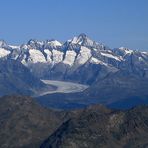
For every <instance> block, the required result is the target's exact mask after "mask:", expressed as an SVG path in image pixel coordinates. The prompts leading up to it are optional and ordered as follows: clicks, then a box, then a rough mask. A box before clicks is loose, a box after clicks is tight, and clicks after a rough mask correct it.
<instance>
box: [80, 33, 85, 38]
mask: <svg viewBox="0 0 148 148" xmlns="http://www.w3.org/2000/svg"><path fill="white" fill-rule="evenodd" d="M80 37H82V38H87V35H86V34H85V33H81V34H80V35H79V36H78V38H80Z"/></svg>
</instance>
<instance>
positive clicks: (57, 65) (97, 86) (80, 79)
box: [0, 34, 148, 108]
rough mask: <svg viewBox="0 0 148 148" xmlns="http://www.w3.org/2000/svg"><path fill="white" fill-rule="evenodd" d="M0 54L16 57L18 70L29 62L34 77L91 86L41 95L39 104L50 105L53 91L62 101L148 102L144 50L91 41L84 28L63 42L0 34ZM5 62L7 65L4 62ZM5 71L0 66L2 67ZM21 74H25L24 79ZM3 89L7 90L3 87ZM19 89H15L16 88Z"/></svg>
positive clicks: (147, 61) (147, 67)
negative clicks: (11, 40) (19, 40)
mask: <svg viewBox="0 0 148 148" xmlns="http://www.w3.org/2000/svg"><path fill="white" fill-rule="evenodd" d="M0 59H1V60H3V61H10V60H11V61H15V62H18V63H19V64H20V65H22V66H19V68H18V69H19V71H22V70H21V69H22V67H23V68H27V69H28V71H29V73H30V74H31V75H32V76H33V77H35V78H36V79H38V81H40V79H50V80H62V81H71V82H76V83H82V84H87V85H89V86H90V87H89V88H88V89H86V90H85V91H84V92H83V93H78V94H77V93H75V94H51V95H48V96H42V97H40V98H39V102H41V101H40V100H42V102H43V104H48V103H49V104H52V105H53V103H52V101H53V100H52V99H51V98H52V97H53V96H54V98H55V100H56V99H57V100H58V99H59V98H58V97H59V95H61V96H62V98H63V102H69V103H76V102H77V103H79V102H81V104H82V105H83V104H84V105H85V104H89V103H92V104H93V103H102V104H105V105H108V106H111V107H123V108H124V107H125V106H127V107H131V106H134V105H136V104H142V103H147V102H148V101H147V98H148V91H147V90H148V83H147V82H148V52H146V51H138V50H131V49H128V48H124V47H120V48H114V49H111V48H109V47H108V46H106V45H104V44H102V43H98V42H95V41H93V40H92V39H90V38H89V37H88V36H87V35H85V34H80V35H79V36H77V37H74V38H72V39H70V40H68V41H66V42H64V43H61V42H59V41H57V40H46V41H38V40H33V39H31V40H29V41H28V42H27V43H26V44H22V45H20V46H12V45H8V44H7V43H6V42H5V41H3V40H1V41H0ZM12 63H13V62H12ZM3 68H4V69H5V67H4V66H3ZM1 69H2V68H1ZM3 71H4V70H3V69H2V70H1V73H3ZM17 75H18V74H16V76H17ZM21 75H23V73H21ZM24 75H26V74H25V73H24ZM29 77H30V76H29ZM2 79H3V78H2ZM25 79H26V78H25V77H24V78H23V80H25ZM4 81H5V80H4ZM15 83H16V81H13V84H15ZM39 83H41V82H39ZM20 85H21V86H23V85H22V84H20ZM28 85H30V84H28ZM41 88H43V87H42V86H41V87H40V89H41ZM21 90H22V91H23V90H24V94H30V93H28V92H27V93H26V90H25V86H23V87H22V88H21ZM29 90H31V87H30V89H29ZM2 91H4V89H2ZM4 92H6V93H7V90H6V91H4ZM14 92H15V91H14ZM6 93H5V94H6ZM17 93H18V94H19V91H17ZM2 95H3V94H2ZM44 98H46V99H44ZM47 98H48V99H47ZM71 98H72V99H71ZM67 99H68V100H67ZM47 102H48V103H47ZM56 103H58V101H57V102H56V101H54V104H56ZM128 104H129V105H128ZM51 107H52V106H51Z"/></svg>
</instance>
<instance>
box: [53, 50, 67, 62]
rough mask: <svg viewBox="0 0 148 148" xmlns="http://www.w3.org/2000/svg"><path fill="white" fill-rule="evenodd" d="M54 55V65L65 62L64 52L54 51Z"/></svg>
mask: <svg viewBox="0 0 148 148" xmlns="http://www.w3.org/2000/svg"><path fill="white" fill-rule="evenodd" d="M52 53H53V62H54V63H60V62H62V60H63V54H64V53H63V52H61V51H58V50H55V49H54V50H52Z"/></svg>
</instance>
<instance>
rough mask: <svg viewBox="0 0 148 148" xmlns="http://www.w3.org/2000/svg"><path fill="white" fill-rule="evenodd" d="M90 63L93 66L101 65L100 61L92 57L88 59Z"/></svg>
mask: <svg viewBox="0 0 148 148" xmlns="http://www.w3.org/2000/svg"><path fill="white" fill-rule="evenodd" d="M90 63H93V64H100V63H102V61H100V60H98V59H96V58H94V57H92V58H91V59H90Z"/></svg>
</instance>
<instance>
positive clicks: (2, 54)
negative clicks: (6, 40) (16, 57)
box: [0, 48, 10, 58]
mask: <svg viewBox="0 0 148 148" xmlns="http://www.w3.org/2000/svg"><path fill="white" fill-rule="evenodd" d="M8 54H10V51H9V50H6V49H4V48H0V58H3V57H5V56H7V55H8Z"/></svg>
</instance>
